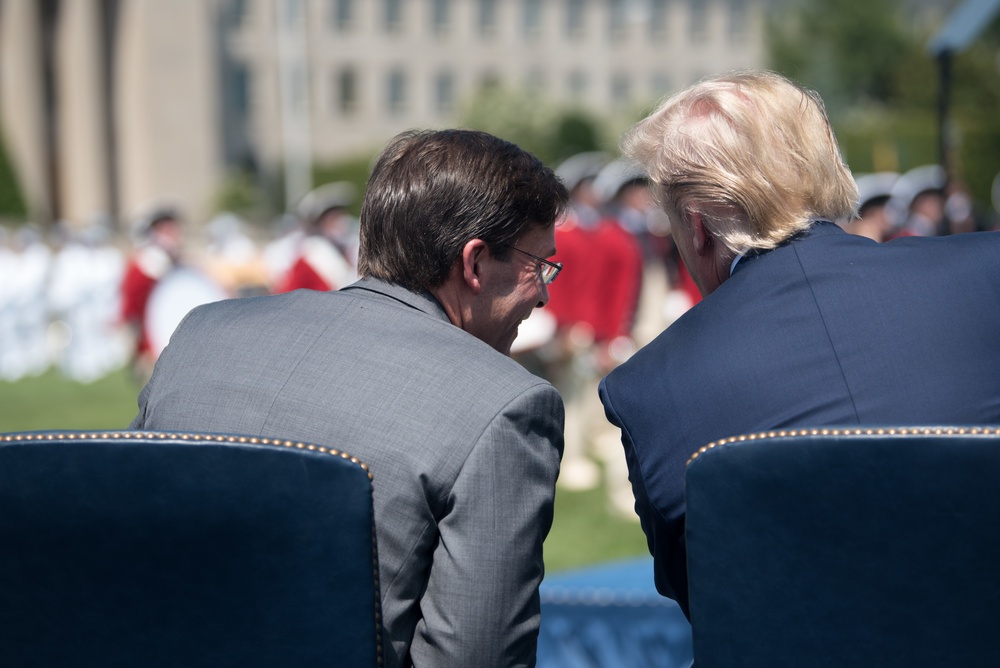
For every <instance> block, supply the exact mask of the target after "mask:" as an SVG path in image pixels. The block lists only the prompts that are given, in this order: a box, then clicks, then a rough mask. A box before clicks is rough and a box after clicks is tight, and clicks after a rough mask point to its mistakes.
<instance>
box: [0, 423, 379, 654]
mask: <svg viewBox="0 0 1000 668" xmlns="http://www.w3.org/2000/svg"><path fill="white" fill-rule="evenodd" d="M76 439H79V440H87V439H103V440H133V439H146V440H152V441H156V440H173V439H176V440H181V441H189V440H190V441H215V442H219V443H252V444H253V445H258V444H262V445H280V446H284V447H286V448H296V449H298V450H311V451H314V452H321V453H323V454H326V455H332V456H334V457H341V458H342V459H347V460H349V461H350V462H351V463H352V464H357V465H358V466H360V467H361V469H362V470H363V471H364V472H365V473H367V474H368V481H369V482H370V483H372V488H373V489H374V482H373V481H374V476H372V472H371V469H370V468H369V467H368V464H365V463H364V462H362V461H361V460H360V459H358V458H357V457H353V456H351V455H349V454H348V453H346V452H341V451H340V450H335V449H333V448H327V447H323V446H319V445H313V444H312V443H302V442H295V441H287V440H286V441H282V440H279V439H272V438H258V437H250V438H248V437H245V436H221V435H215V434H196V433H187V432H178V433H166V432H159V433H155V434H154V433H152V432H128V431H125V432H117V431H116V432H106V431H102V432H45V433H14V434H3V435H2V438H0V440H2V441H3V442H4V443H11V442H21V441H28V442H30V441H55V440H60V441H65V440H76ZM372 561H373V562H374V566H375V568H374V572H375V646H376V662H377V664H378V665H379V666H382V665H383V658H382V601H381V599H380V597H379V567H378V543H377V540H376V535H375V522H374V519H373V521H372Z"/></svg>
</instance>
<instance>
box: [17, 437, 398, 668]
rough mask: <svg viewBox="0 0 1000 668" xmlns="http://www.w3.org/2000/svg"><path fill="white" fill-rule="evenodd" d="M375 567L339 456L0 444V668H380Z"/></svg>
mask: <svg viewBox="0 0 1000 668" xmlns="http://www.w3.org/2000/svg"><path fill="white" fill-rule="evenodd" d="M377 563H378V559H377V551H376V544H375V534H374V519H373V514H372V481H371V477H370V475H369V472H368V470H367V467H366V466H365V465H364V464H362V463H361V462H359V461H358V460H357V459H354V458H352V457H350V456H349V455H345V454H342V453H340V452H338V451H336V450H332V449H329V448H326V447H319V446H315V445H311V444H305V443H297V442H292V441H285V440H280V439H267V438H250V437H240V436H232V435H200V434H169V433H126V432H122V433H83V432H60V433H56V432H35V433H30V434H0V665H7V666H33V665H37V666H90V665H93V666H133V667H134V666H144V667H150V666H241V667H243V666H376V665H381V656H382V654H381V646H380V623H379V587H378V566H377Z"/></svg>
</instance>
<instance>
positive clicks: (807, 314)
mask: <svg viewBox="0 0 1000 668" xmlns="http://www.w3.org/2000/svg"><path fill="white" fill-rule="evenodd" d="M622 145H623V149H624V152H625V153H626V154H627V155H628V156H630V157H632V158H633V159H635V160H636V161H638V162H639V163H640V164H642V165H644V166H645V168H646V172H647V173H648V174H649V177H650V180H651V183H652V187H653V191H654V195H655V196H656V197H657V199H658V203H659V204H660V206H661V207H662V208H663V209H664V211H666V213H667V214H668V215H669V216H670V218H671V221H672V228H671V229H672V233H673V235H674V239H675V242H676V244H677V246H678V249H679V251H680V254H681V257H682V258H683V260H684V263H685V264H686V265H687V267H688V268H689V270H690V272H691V275H692V277H693V278H694V281H695V283H696V284H697V285H698V288H699V290H700V291H701V293H702V295H703V296H704V297H705V298H704V299H703V300H702V301H701V302H700V303H698V304H697V305H696V306H695V307H694V308H692V309H691V310H690V311H688V312H687V313H686V314H685V315H684V316H682V317H681V318H680V319H679V320H677V321H676V322H675V323H674V324H673V325H671V326H670V327H669V328H668V329H667V330H666V331H665V332H663V333H662V334H661V335H660V336H659V337H658V338H656V339H655V340H654V341H653V342H652V343H650V344H649V345H648V346H646V347H645V348H643V349H642V350H640V351H639V352H638V353H637V354H636V355H634V356H633V357H632V358H631V359H630V360H629V361H628V362H626V363H625V364H623V365H622V366H620V367H618V369H616V370H615V371H613V372H612V373H611V374H609V375H608V376H607V377H606V378H605V379H604V380H603V381H602V383H601V387H600V396H601V400H602V402H603V403H604V407H605V411H606V413H607V416H608V419H609V420H611V422H612V423H614V424H615V425H617V426H618V427H620V428H621V430H622V443H623V445H624V447H625V457H626V460H627V463H628V468H629V479H630V481H631V483H632V491H633V493H634V495H635V505H636V511H637V513H638V515H639V517H640V520H641V522H642V527H643V530H644V531H645V533H646V537H647V540H648V544H649V549H650V552H651V553H652V554H653V556H654V562H655V566H654V573H655V580H656V586H657V589H658V590H659V591H660V593H662V594H664V595H665V596H668V597H670V598H673V599H675V600H677V601H678V603H680V605H681V607H682V608H683V609H684V610H685V612H686V611H687V606H688V600H687V569H686V561H685V560H686V555H685V547H684V511H685V506H684V467H685V464H686V462H687V460H688V458H689V457H690V456H691V454H692V453H693V452H695V451H696V450H697V449H698V448H700V447H701V446H703V445H706V444H708V443H709V442H711V441H714V440H716V439H720V438H725V437H728V436H733V435H738V434H743V433H752V432H759V431H765V430H770V429H778V428H784V427H794V426H819V425H878V424H882V425H886V424H897V425H905V424H934V423H938V424H941V423H964V424H1000V345H997V342H998V341H1000V234H997V233H978V234H964V235H955V236H951V237H946V238H936V239H932V238H908V239H898V240H895V241H891V242H888V243H884V244H879V243H876V242H875V241H872V240H871V239H867V238H864V237H860V236H855V235H850V234H847V233H846V232H844V231H843V230H842V229H841V228H840V227H838V226H837V225H835V224H834V223H833V222H831V221H834V220H837V219H840V218H848V217H850V216H851V215H852V214H853V213H854V211H855V207H856V205H857V199H858V189H857V186H856V185H855V182H854V180H853V178H852V176H851V172H850V170H849V169H848V167H847V165H846V164H844V161H843V158H842V157H841V154H840V151H839V149H838V145H837V140H836V137H835V136H834V134H833V130H832V128H831V126H830V123H829V121H828V119H827V117H826V113H825V111H824V107H823V103H822V100H821V99H820V98H819V96H818V95H816V94H815V93H812V92H810V91H808V90H805V89H803V88H801V87H800V86H798V85H796V84H794V83H793V82H791V81H789V80H788V79H785V78H784V77H781V76H779V75H777V74H774V73H771V72H737V73H732V74H726V75H722V76H717V77H714V78H711V79H707V80H705V81H702V82H700V83H698V84H695V85H693V86H691V87H690V88H688V89H686V90H683V91H681V92H680V93H678V94H676V95H674V96H673V97H671V98H669V99H668V100H666V101H665V102H664V103H663V104H662V106H660V108H659V109H657V110H656V111H655V112H653V114H652V115H650V116H649V117H648V118H646V119H645V120H643V121H641V122H640V123H638V124H637V125H636V126H635V127H634V128H632V129H631V130H630V131H629V132H628V133H627V135H626V136H625V137H624V139H623V144H622ZM836 501H837V500H836V499H831V503H836Z"/></svg>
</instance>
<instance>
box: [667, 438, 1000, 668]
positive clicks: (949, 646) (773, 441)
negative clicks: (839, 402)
mask: <svg viewBox="0 0 1000 668" xmlns="http://www.w3.org/2000/svg"><path fill="white" fill-rule="evenodd" d="M686 496H687V517H686V522H687V524H686V534H685V535H686V542H687V555H688V579H689V585H690V606H691V607H690V613H691V625H692V631H693V641H694V656H695V665H696V666H698V668H715V667H719V666H727V667H729V666H741V667H743V668H752V667H755V666H769V667H772V666H809V667H810V668H823V667H826V666H830V667H833V666H837V667H841V666H852V667H857V666H873V667H874V666H878V667H879V668H883V667H886V666H963V667H967V666H1000V641H998V639H997V619H998V615H1000V431H998V429H996V428H986V427H979V428H972V427H964V428H963V427H937V428H925V427H920V428H913V427H910V428H888V427H883V428H871V429H868V428H850V429H846V428H824V429H805V430H788V431H782V432H771V433H765V434H757V435H753V436H741V437H738V438H733V439H726V440H724V441H719V442H717V443H713V444H711V445H709V446H706V447H705V448H702V450H701V451H699V452H698V454H696V455H695V456H694V457H693V458H692V459H691V461H689V463H688V467H687V472H686Z"/></svg>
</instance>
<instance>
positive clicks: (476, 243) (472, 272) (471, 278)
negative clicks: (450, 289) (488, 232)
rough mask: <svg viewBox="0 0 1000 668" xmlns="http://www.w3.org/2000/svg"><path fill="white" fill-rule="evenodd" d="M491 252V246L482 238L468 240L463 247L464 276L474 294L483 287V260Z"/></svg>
mask: <svg viewBox="0 0 1000 668" xmlns="http://www.w3.org/2000/svg"><path fill="white" fill-rule="evenodd" d="M489 252H490V249H489V246H487V245H486V242H485V241H483V240H482V239H472V240H470V241H467V242H466V243H465V246H464V247H463V248H462V278H463V279H464V280H465V284H466V285H467V286H468V287H469V289H470V290H471V291H472V294H474V295H478V294H479V293H480V292H481V291H482V289H483V284H482V279H483V269H484V267H483V261H484V260H485V259H486V258H487V257H488V256H489Z"/></svg>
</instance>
